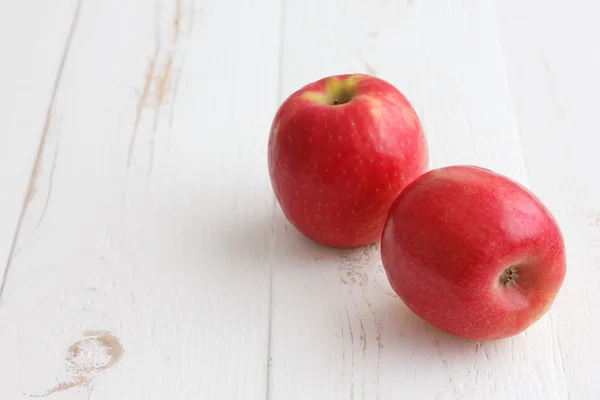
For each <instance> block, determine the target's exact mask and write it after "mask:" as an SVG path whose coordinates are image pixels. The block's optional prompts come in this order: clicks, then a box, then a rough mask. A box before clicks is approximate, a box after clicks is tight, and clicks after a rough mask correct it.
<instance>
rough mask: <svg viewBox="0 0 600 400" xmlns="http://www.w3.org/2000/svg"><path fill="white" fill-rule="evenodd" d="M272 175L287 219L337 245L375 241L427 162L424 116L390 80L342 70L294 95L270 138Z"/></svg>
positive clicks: (321, 240) (317, 238)
mask: <svg viewBox="0 0 600 400" xmlns="http://www.w3.org/2000/svg"><path fill="white" fill-rule="evenodd" d="M268 166H269V176H270V179H271V183H272V186H273V189H274V192H275V196H276V198H277V200H278V202H279V205H280V206H281V209H282V211H283V213H284V215H285V216H286V218H287V219H288V220H289V221H290V222H291V223H292V224H293V225H294V226H295V227H296V228H297V229H298V230H299V231H300V232H301V233H302V234H304V235H305V236H307V237H308V238H310V239H312V240H314V241H316V242H319V243H321V244H324V245H328V246H332V247H355V246H360V245H365V244H369V243H373V242H377V241H378V240H379V239H380V238H381V231H382V229H383V224H384V222H385V218H386V216H387V212H388V210H389V206H390V204H391V203H392V201H393V200H394V199H395V198H396V196H397V195H398V194H399V193H400V191H401V190H402V189H404V187H406V185H407V184H408V183H410V182H411V181H412V180H413V179H414V178H416V177H417V176H419V175H420V174H422V173H423V172H425V171H426V169H427V166H428V150H427V143H426V140H425V137H424V134H423V130H422V127H421V123H420V121H419V118H418V116H417V114H416V112H415V110H414V109H413V107H412V106H411V104H410V103H409V101H408V100H407V99H406V97H405V96H404V95H403V94H402V93H401V92H400V91H399V90H398V89H396V88H395V87H394V86H393V85H392V84H390V83H388V82H386V81H384V80H382V79H379V78H376V77H374V76H370V75H363V74H355V75H338V76H330V77H326V78H323V79H320V80H318V81H316V82H313V83H310V84H308V85H306V86H304V87H302V88H300V89H299V90H297V91H296V92H294V93H293V94H291V95H290V96H289V97H288V98H287V99H286V100H285V101H284V102H283V104H282V105H281V106H280V108H279V110H278V111H277V113H276V115H275V118H274V121H273V124H272V126H271V132H270V136H269V144H268Z"/></svg>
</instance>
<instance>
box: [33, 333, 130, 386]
mask: <svg viewBox="0 0 600 400" xmlns="http://www.w3.org/2000/svg"><path fill="white" fill-rule="evenodd" d="M124 353H125V350H124V348H123V345H122V344H121V341H120V340H119V338H117V337H116V336H114V335H113V334H112V333H111V332H109V331H85V332H84V333H83V338H82V339H79V340H77V341H76V342H74V343H73V344H72V345H71V346H70V347H69V348H68V350H67V354H66V356H65V362H66V370H67V375H68V378H67V379H64V380H63V381H61V382H59V383H58V384H57V385H56V386H54V387H53V388H51V389H49V390H47V391H46V392H45V393H43V394H41V395H30V397H46V396H50V395H52V394H55V393H59V392H64V391H66V390H69V389H73V388H77V387H90V385H91V383H92V381H93V380H94V379H95V378H96V377H97V376H98V375H99V374H100V373H101V372H103V371H106V370H108V369H110V368H112V367H114V366H115V365H117V364H118V363H119V362H120V361H121V359H122V358H123V354H124Z"/></svg>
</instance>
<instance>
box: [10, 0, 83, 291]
mask: <svg viewBox="0 0 600 400" xmlns="http://www.w3.org/2000/svg"><path fill="white" fill-rule="evenodd" d="M82 3H83V0H78V1H77V5H76V6H75V11H74V13H73V20H72V22H71V27H70V29H69V34H68V35H67V40H66V42H65V47H64V50H63V54H62V58H61V60H60V64H59V67H58V72H57V74H56V78H55V80H54V86H53V88H52V95H51V96H50V103H49V105H48V110H47V113H46V120H45V122H44V128H43V130H42V135H41V136H42V137H41V139H40V144H39V146H38V152H37V156H36V160H35V164H34V166H33V169H32V171H31V176H30V178H29V185H28V187H27V192H26V194H25V198H24V199H23V205H22V206H21V212H20V215H19V220H18V222H17V227H16V229H15V234H14V236H13V240H12V243H11V246H10V251H9V256H8V259H7V261H6V265H5V267H4V273H3V276H2V284H0V302H1V301H2V294H3V293H4V287H5V286H6V279H7V277H8V270H9V269H10V265H11V262H12V260H13V257H14V254H15V247H16V245H17V240H18V238H19V232H20V231H21V225H22V223H23V219H24V218H25V214H26V212H27V206H28V199H29V196H30V193H31V191H32V190H33V187H34V186H35V178H36V175H37V170H38V168H39V164H40V162H41V158H42V153H43V150H44V143H45V141H46V136H47V135H48V131H49V127H50V120H51V117H52V110H53V109H54V103H55V101H56V94H57V92H58V87H59V85H60V81H61V78H62V74H63V70H64V67H65V64H66V60H67V56H68V54H69V49H70V47H71V42H72V40H73V36H74V35H75V31H76V29H77V22H78V20H79V14H80V10H81V5H82Z"/></svg>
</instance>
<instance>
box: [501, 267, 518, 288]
mask: <svg viewBox="0 0 600 400" xmlns="http://www.w3.org/2000/svg"><path fill="white" fill-rule="evenodd" d="M517 272H518V270H517V267H515V266H514V265H511V266H510V267H508V268H506V269H505V270H504V271H502V273H501V274H500V278H499V280H500V283H501V284H502V286H504V287H511V286H514V285H515V284H516V283H517V279H518V278H519V274H518V273H517Z"/></svg>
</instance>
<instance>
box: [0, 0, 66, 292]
mask: <svg viewBox="0 0 600 400" xmlns="http://www.w3.org/2000/svg"><path fill="white" fill-rule="evenodd" d="M75 7H76V1H75V0H60V1H53V2H41V3H40V4H38V5H36V8H35V10H34V11H32V9H31V4H28V3H27V2H19V1H10V2H2V3H0V37H1V38H3V39H2V40H0V54H1V55H2V61H1V62H0V110H2V112H0V188H1V193H2V195H1V196H0V288H1V287H2V282H3V281H4V269H5V267H6V264H7V262H8V258H9V255H10V252H11V247H12V244H13V239H14V237H15V229H16V227H17V225H18V223H19V218H20V216H21V211H22V208H23V202H24V201H25V198H26V192H27V186H28V184H29V180H30V178H31V173H32V170H33V168H34V164H35V160H36V154H37V150H38V147H39V144H40V137H41V136H42V131H43V129H44V124H45V121H46V117H47V115H48V103H50V102H51V101H52V100H51V99H52V96H53V93H54V89H55V83H56V77H57V75H58V74H59V71H60V67H61V62H62V60H63V55H64V52H65V46H66V42H67V39H68V36H69V32H70V28H71V22H72V20H73V13H74V11H75ZM0 293H1V289H0Z"/></svg>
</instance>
